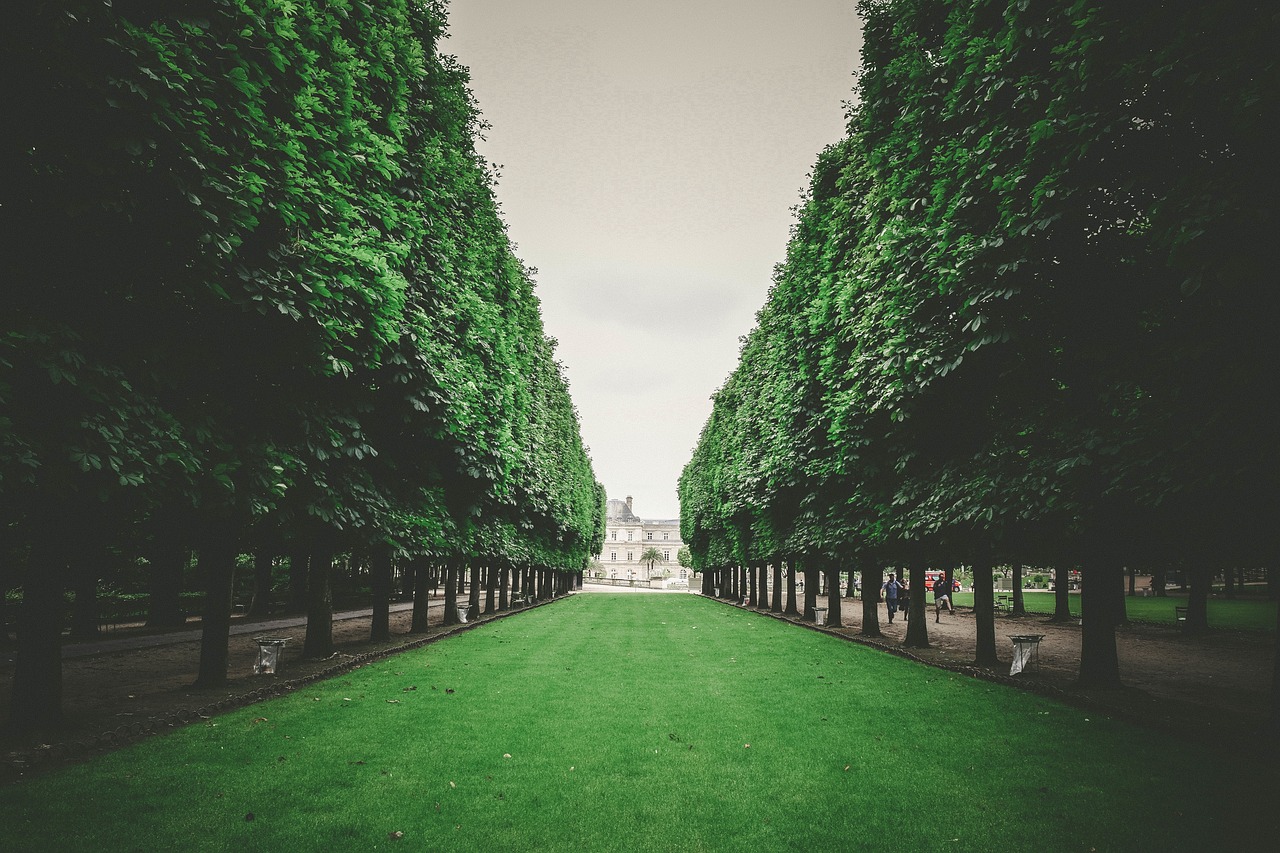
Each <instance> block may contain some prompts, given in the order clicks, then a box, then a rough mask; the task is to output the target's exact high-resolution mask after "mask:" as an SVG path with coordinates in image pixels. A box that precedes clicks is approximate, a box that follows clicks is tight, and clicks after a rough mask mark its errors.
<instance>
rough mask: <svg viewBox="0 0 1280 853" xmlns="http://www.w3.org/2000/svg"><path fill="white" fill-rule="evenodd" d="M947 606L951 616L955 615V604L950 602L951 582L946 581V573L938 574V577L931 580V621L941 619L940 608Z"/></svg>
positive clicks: (939, 620)
mask: <svg viewBox="0 0 1280 853" xmlns="http://www.w3.org/2000/svg"><path fill="white" fill-rule="evenodd" d="M944 607H945V608H947V612H948V613H950V614H951V615H952V616H955V615H956V608H955V605H953V604H952V603H951V584H949V583H947V576H946V575H938V579H937V580H935V581H934V582H933V621H934V622H941V621H942V608H944Z"/></svg>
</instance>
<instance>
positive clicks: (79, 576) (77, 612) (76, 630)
mask: <svg viewBox="0 0 1280 853" xmlns="http://www.w3.org/2000/svg"><path fill="white" fill-rule="evenodd" d="M101 554H102V551H101V549H83V548H82V549H77V550H76V551H75V552H74V554H73V556H72V560H73V562H72V565H71V566H70V567H69V568H70V574H71V578H72V584H73V587H74V589H75V596H76V597H75V603H74V604H73V605H72V607H71V640H72V641H73V642H77V643H87V642H92V641H94V640H96V639H98V569H99V566H98V559H100V557H101Z"/></svg>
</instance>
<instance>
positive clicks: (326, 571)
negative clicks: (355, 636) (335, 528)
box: [302, 547, 333, 658]
mask: <svg viewBox="0 0 1280 853" xmlns="http://www.w3.org/2000/svg"><path fill="white" fill-rule="evenodd" d="M331 654H333V550H332V549H331V548H328V547H321V548H317V549H316V550H315V551H312V553H311V571H310V572H308V574H307V634H306V639H304V640H303V642H302V655H303V657H308V658H327V657H329V655H331Z"/></svg>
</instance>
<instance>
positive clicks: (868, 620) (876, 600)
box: [861, 565, 884, 637]
mask: <svg viewBox="0 0 1280 853" xmlns="http://www.w3.org/2000/svg"><path fill="white" fill-rule="evenodd" d="M883 583H884V571H883V570H882V569H881V568H880V566H879V565H875V566H873V567H872V568H869V569H863V570H862V631H861V634H862V636H864V637H883V636H884V634H882V633H880V585H881V584H883Z"/></svg>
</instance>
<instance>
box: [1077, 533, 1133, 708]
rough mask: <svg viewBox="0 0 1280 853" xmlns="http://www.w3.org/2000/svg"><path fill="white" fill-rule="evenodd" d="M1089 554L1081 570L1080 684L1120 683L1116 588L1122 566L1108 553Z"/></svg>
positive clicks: (1087, 685)
mask: <svg viewBox="0 0 1280 853" xmlns="http://www.w3.org/2000/svg"><path fill="white" fill-rule="evenodd" d="M1091 556H1092V560H1091V562H1090V563H1089V565H1087V566H1085V567H1084V568H1083V571H1081V573H1080V577H1081V584H1080V685H1081V686H1082V687H1119V686H1120V658H1119V656H1118V655H1117V653H1116V614H1115V601H1116V597H1117V596H1116V594H1115V591H1116V590H1117V589H1120V588H1121V586H1122V583H1123V577H1124V575H1123V570H1122V568H1121V567H1120V566H1119V565H1117V564H1116V563H1115V562H1113V561H1112V560H1111V559H1110V557H1109V555H1105V554H1093V555H1091Z"/></svg>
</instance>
